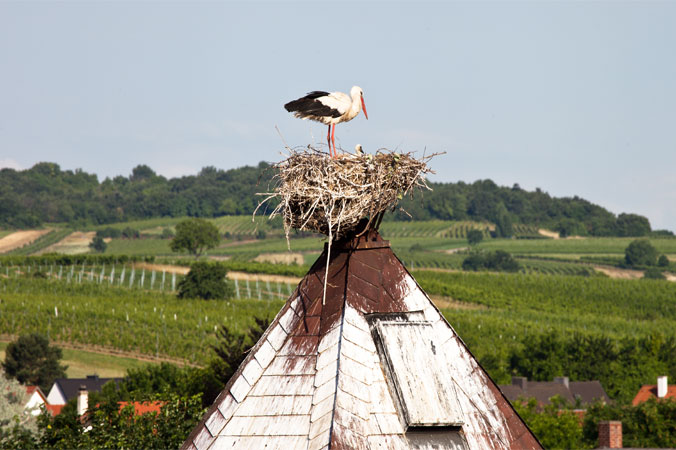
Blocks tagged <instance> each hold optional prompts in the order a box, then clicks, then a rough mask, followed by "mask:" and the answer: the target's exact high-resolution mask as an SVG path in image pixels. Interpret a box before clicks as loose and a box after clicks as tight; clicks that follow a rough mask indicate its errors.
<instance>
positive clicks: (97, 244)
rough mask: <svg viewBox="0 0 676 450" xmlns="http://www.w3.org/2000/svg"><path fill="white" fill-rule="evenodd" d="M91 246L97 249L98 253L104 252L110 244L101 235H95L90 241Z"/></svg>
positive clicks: (94, 249)
mask: <svg viewBox="0 0 676 450" xmlns="http://www.w3.org/2000/svg"><path fill="white" fill-rule="evenodd" d="M89 248H90V249H92V250H93V251H95V252H96V253H103V252H105V251H106V248H108V244H106V243H105V241H104V240H103V238H102V237H101V236H98V235H97V236H94V239H92V241H91V242H90V243H89Z"/></svg>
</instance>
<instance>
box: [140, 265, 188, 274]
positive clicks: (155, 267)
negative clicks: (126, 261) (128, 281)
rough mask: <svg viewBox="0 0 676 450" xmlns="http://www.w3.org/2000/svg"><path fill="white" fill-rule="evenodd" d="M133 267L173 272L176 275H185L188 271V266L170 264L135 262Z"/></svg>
mask: <svg viewBox="0 0 676 450" xmlns="http://www.w3.org/2000/svg"><path fill="white" fill-rule="evenodd" d="M134 267H136V268H137V269H146V270H155V271H157V272H167V273H175V274H177V275H187V274H188V272H190V267H185V266H172V265H170V264H150V263H136V264H134Z"/></svg>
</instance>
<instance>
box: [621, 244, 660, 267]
mask: <svg viewBox="0 0 676 450" xmlns="http://www.w3.org/2000/svg"><path fill="white" fill-rule="evenodd" d="M624 260H625V262H626V263H627V264H629V265H630V266H654V265H655V264H656V262H657V249H656V248H655V247H653V245H652V244H651V243H650V241H648V240H647V239H636V240H635V241H632V242H631V243H630V244H629V245H628V246H627V248H626V249H625V250H624Z"/></svg>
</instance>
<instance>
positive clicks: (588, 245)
mask: <svg viewBox="0 0 676 450" xmlns="http://www.w3.org/2000/svg"><path fill="white" fill-rule="evenodd" d="M635 239H636V238H580V239H523V240H522V239H488V240H485V241H483V242H481V243H480V244H479V245H478V247H479V248H481V249H485V250H496V249H500V250H505V251H507V252H509V253H512V254H540V255H546V254H558V255H624V249H625V248H627V246H628V245H629V243H631V241H633V240H635ZM649 240H650V243H651V244H652V245H653V246H654V247H655V248H656V249H657V250H658V251H659V252H660V253H665V254H670V255H673V254H676V239H668V238H651V239H649Z"/></svg>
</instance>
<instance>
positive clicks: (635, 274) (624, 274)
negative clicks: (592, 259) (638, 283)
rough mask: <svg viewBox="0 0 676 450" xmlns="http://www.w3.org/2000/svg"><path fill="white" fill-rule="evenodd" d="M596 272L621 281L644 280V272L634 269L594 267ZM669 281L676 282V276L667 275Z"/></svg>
mask: <svg viewBox="0 0 676 450" xmlns="http://www.w3.org/2000/svg"><path fill="white" fill-rule="evenodd" d="M592 267H594V270H596V271H598V272H601V273H604V274H606V275H608V276H609V277H610V278H617V279H621V280H638V279H641V278H643V271H642V270H633V269H618V268H617V267H608V266H592ZM664 276H665V277H666V279H667V281H671V282H676V275H674V274H672V273H665V274H664Z"/></svg>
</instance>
